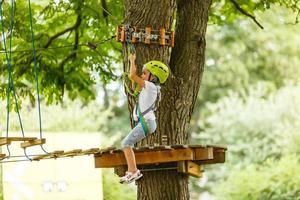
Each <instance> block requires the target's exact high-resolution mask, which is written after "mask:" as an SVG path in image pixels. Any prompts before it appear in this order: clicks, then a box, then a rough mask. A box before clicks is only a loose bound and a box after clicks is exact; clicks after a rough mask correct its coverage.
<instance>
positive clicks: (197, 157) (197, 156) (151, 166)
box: [0, 138, 227, 177]
mask: <svg viewBox="0 0 300 200" xmlns="http://www.w3.org/2000/svg"><path fill="white" fill-rule="evenodd" d="M0 139H1V138H0ZM34 140H35V139H34ZM34 140H27V141H29V142H30V141H34ZM226 150H227V148H226V147H222V146H213V145H171V146H164V145H159V146H144V147H137V148H134V151H135V157H136V163H137V165H138V168H139V169H141V170H142V171H155V170H167V169H175V170H177V172H180V173H186V174H189V175H192V176H195V177H201V175H202V172H203V169H202V165H206V164H216V163H224V162H225V153H226ZM84 155H93V156H94V160H95V167H96V168H114V169H115V172H116V173H117V174H118V175H120V176H122V175H123V174H124V173H125V171H126V168H127V164H126V159H125V156H124V153H123V151H122V150H121V149H116V148H115V147H108V148H104V149H100V148H91V149H86V150H82V149H74V150H70V151H62V150H61V151H54V152H50V153H49V154H43V155H37V156H33V157H31V159H32V160H33V161H40V160H44V159H57V158H66V157H75V156H84ZM1 156H2V158H4V157H5V154H3V155H0V157H1Z"/></svg>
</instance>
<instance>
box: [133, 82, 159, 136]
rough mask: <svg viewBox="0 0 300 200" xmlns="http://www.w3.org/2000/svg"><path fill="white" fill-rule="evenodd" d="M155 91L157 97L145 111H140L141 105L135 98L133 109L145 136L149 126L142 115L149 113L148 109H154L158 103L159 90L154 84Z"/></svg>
mask: <svg viewBox="0 0 300 200" xmlns="http://www.w3.org/2000/svg"><path fill="white" fill-rule="evenodd" d="M156 91H157V97H156V98H155V100H154V102H153V103H152V105H151V106H150V107H149V108H147V109H146V110H145V111H143V112H142V111H141V107H140V104H139V98H138V100H137V103H136V107H135V111H136V115H137V117H138V123H141V125H142V128H143V130H144V133H145V135H146V136H147V135H148V133H149V127H148V124H147V122H146V120H145V118H144V116H145V115H146V114H147V113H149V112H150V111H156V109H157V107H158V104H159V102H160V98H161V96H160V91H159V89H158V88H157V86H156Z"/></svg>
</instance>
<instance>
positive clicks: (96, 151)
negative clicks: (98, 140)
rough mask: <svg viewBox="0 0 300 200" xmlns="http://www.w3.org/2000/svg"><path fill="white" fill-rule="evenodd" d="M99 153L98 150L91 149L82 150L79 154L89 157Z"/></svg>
mask: <svg viewBox="0 0 300 200" xmlns="http://www.w3.org/2000/svg"><path fill="white" fill-rule="evenodd" d="M99 152H101V151H100V149H99V148H91V149H86V150H83V151H82V152H81V153H82V154H83V155H90V154H97V153H99Z"/></svg>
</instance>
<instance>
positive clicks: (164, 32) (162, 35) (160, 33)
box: [159, 28, 166, 46]
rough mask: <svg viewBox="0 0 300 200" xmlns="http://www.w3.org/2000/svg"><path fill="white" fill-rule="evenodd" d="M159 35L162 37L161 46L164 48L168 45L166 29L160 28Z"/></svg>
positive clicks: (160, 39)
mask: <svg viewBox="0 0 300 200" xmlns="http://www.w3.org/2000/svg"><path fill="white" fill-rule="evenodd" d="M159 35H160V38H159V44H160V45H162V46H164V45H165V44H166V39H165V35H166V30H165V29H164V28H160V29H159Z"/></svg>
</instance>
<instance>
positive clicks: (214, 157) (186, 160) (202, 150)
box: [95, 145, 227, 177]
mask: <svg viewBox="0 0 300 200" xmlns="http://www.w3.org/2000/svg"><path fill="white" fill-rule="evenodd" d="M226 150H227V149H226V148H225V147H222V146H204V145H173V146H151V147H140V148H135V149H134V151H135V157H136V163H137V165H138V167H139V168H140V169H142V170H144V171H147V170H155V168H157V169H164V168H165V169H172V168H173V169H175V170H177V171H178V172H182V173H187V174H190V175H192V176H195V177H200V176H201V173H202V171H203V170H202V167H201V166H202V165H204V164H216V163H224V162H225V152H226ZM126 165H127V164H126V159H125V156H124V153H123V152H122V151H121V150H119V149H116V150H111V151H104V152H99V153H97V154H95V167H96V168H115V171H116V173H117V174H118V175H122V174H124V169H126Z"/></svg>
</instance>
